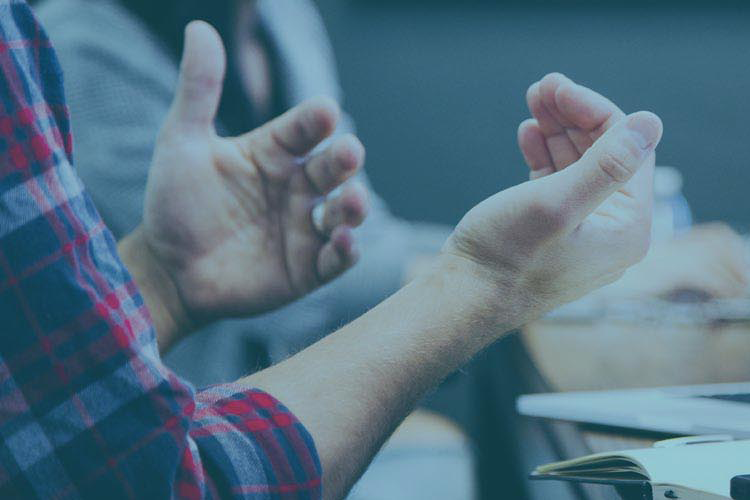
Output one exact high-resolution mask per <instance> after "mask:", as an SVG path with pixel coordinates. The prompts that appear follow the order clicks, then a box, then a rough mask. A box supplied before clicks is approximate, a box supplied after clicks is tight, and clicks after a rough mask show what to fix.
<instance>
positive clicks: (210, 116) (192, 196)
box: [143, 22, 367, 321]
mask: <svg viewBox="0 0 750 500" xmlns="http://www.w3.org/2000/svg"><path fill="white" fill-rule="evenodd" d="M224 67H225V55H224V50H223V46H222V44H221V41H220V38H219V37H218V34H216V32H215V31H214V30H213V29H212V28H211V27H210V26H208V25H206V24H205V23H199V22H198V23H192V24H191V25H190V26H189V27H188V29H187V31H186V44H185V54H184V56H183V62H182V67H181V76H180V83H179V87H178V91H177V96H176V98H175V101H174V103H173V106H172V109H171V111H170V114H169V116H168V118H167V120H166V122H165V125H164V127H163V129H162V131H161V133H160V136H159V141H158V143H157V148H156V152H155V155H154V159H153V164H152V168H151V172H150V175H149V183H148V188H147V193H146V204H145V212H144V226H143V230H144V232H145V236H146V241H147V243H148V245H149V247H150V249H151V251H152V252H153V254H154V255H155V256H156V257H157V260H158V261H159V262H160V263H161V264H162V265H163V267H164V268H165V269H166V270H167V273H166V274H167V275H168V276H169V278H170V279H171V280H172V281H173V282H174V286H175V288H176V291H177V295H178V297H179V299H180V301H181V302H182V306H183V307H184V309H185V310H186V311H187V312H188V314H189V315H190V316H191V317H192V318H193V319H197V320H199V321H203V320H208V319H212V318H214V317H220V316H227V315H234V316H237V315H249V314H254V313H259V312H262V311H266V310H269V309H272V308H275V307H278V306H279V305H282V304H284V303H286V302H289V301H291V300H293V299H295V298H297V297H299V296H301V295H303V294H305V293H307V292H309V291H311V290H313V289H314V288H316V287H318V286H320V285H321V284H323V283H325V282H327V281H329V280H331V279H333V278H334V277H336V276H337V275H339V274H340V273H342V272H343V271H344V270H346V269H347V268H349V267H350V266H351V265H352V264H353V263H354V261H355V260H356V257H357V253H356V249H355V247H354V241H353V237H352V228H353V227H355V226H357V225H359V224H361V222H362V221H363V219H364V217H365V214H366V210H367V196H366V195H367V193H366V191H365V190H364V188H363V187H362V185H361V184H358V183H353V182H350V183H347V184H345V185H344V184H343V183H344V182H345V181H346V180H347V179H349V178H350V177H351V176H352V175H354V174H355V173H356V172H357V170H358V169H359V168H360V167H361V165H362V162H363V159H364V149H363V148H362V145H361V144H360V143H359V141H358V140H357V139H356V138H355V137H353V136H346V137H342V138H340V139H338V140H337V141H334V142H333V143H332V144H331V145H329V146H328V147H327V148H324V149H322V151H318V149H320V148H317V146H319V144H320V143H321V142H322V141H323V140H324V139H326V138H327V137H329V136H330V135H331V134H332V132H333V131H334V129H335V127H336V122H337V120H338V114H339V112H338V108H337V106H336V104H335V103H333V102H332V101H331V100H329V99H316V100H313V101H309V102H307V103H304V104H302V105H300V106H298V107H296V108H294V109H293V110H291V111H289V112H287V113H286V114H284V115H282V116H281V117H279V118H277V119H276V120H274V121H272V122H270V123H268V124H266V125H265V126H263V127H261V128H259V129H256V130H254V131H252V132H250V133H248V134H245V135H243V136H240V137H236V138H221V137H219V136H217V135H216V132H215V130H214V127H213V122H214V118H215V114H216V109H217V106H218V102H219V99H220V96H221V88H222V77H223V73H224ZM316 148H317V149H316ZM339 186H343V187H341V189H339V190H338V191H337V193H338V194H336V195H335V196H327V195H329V194H330V193H331V191H333V190H334V189H336V188H337V187H339ZM317 206H321V207H322V208H321V209H320V210H319V212H320V214H321V217H320V218H319V219H320V220H319V223H318V224H314V223H313V218H312V215H311V214H312V212H313V210H316V211H318V209H316V207H317Z"/></svg>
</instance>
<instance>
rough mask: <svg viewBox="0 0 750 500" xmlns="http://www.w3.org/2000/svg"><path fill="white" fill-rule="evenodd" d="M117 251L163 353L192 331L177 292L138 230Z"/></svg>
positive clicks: (167, 273) (122, 241)
mask: <svg viewBox="0 0 750 500" xmlns="http://www.w3.org/2000/svg"><path fill="white" fill-rule="evenodd" d="M118 250H119V252H120V256H121V258H122V260H123V262H124V263H125V265H126V267H127V268H128V271H130V274H131V276H132V277H133V280H134V281H135V283H136V285H137V286H138V288H139V290H140V292H141V295H142V297H143V299H144V301H145V303H146V306H147V307H148V310H149V313H150V314H151V318H152V321H153V323H154V328H155V329H156V335H157V340H158V343H159V350H160V351H161V352H164V351H166V350H168V349H169V348H170V347H171V346H173V345H174V344H175V343H177V341H178V340H179V339H180V338H182V337H183V336H184V335H186V334H187V333H189V332H190V331H191V330H193V325H192V321H191V320H190V318H189V315H188V314H187V311H186V309H185V307H184V305H183V303H182V300H181V298H180V294H179V291H178V289H177V287H176V286H175V283H174V280H173V279H172V276H171V274H170V273H169V272H168V271H167V270H166V268H165V267H164V265H163V264H162V262H161V261H160V259H159V258H158V257H157V256H156V255H155V254H154V252H153V250H152V249H151V247H150V245H149V244H148V241H147V238H146V235H145V234H144V232H143V228H142V227H141V226H139V227H138V228H136V229H135V231H133V232H132V233H130V234H129V235H128V236H126V237H125V238H124V239H122V240H121V241H120V243H119V244H118Z"/></svg>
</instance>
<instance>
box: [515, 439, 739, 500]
mask: <svg viewBox="0 0 750 500" xmlns="http://www.w3.org/2000/svg"><path fill="white" fill-rule="evenodd" d="M657 446H658V444H657ZM748 473H750V440H743V441H727V442H719V443H705V444H686V445H681V446H667V447H654V448H648V449H644V450H630V451H621V452H615V453H598V454H596V455H589V456H587V457H582V458H577V459H575V460H568V461H565V462H557V463H553V464H549V465H543V466H540V467H538V468H537V469H536V470H535V471H534V472H533V473H532V474H531V476H530V477H531V479H554V480H560V481H574V482H583V483H600V484H612V485H615V486H618V485H619V486H626V485H630V486H632V487H636V486H639V485H640V486H641V487H642V489H643V491H644V493H650V494H651V497H652V498H653V499H654V500H656V499H662V498H672V499H674V498H679V499H684V500H719V499H721V500H725V499H729V498H731V497H730V494H729V488H730V482H731V480H732V478H733V477H734V476H739V475H743V474H748Z"/></svg>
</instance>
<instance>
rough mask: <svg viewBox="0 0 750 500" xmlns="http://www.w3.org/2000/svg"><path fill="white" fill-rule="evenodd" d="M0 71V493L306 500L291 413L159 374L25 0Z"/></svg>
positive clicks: (301, 438) (303, 460)
mask: <svg viewBox="0 0 750 500" xmlns="http://www.w3.org/2000/svg"><path fill="white" fill-rule="evenodd" d="M0 77H1V78H0V498H3V499H6V498H23V499H26V498H106V499H108V500H112V499H116V498H137V499H167V498H229V497H238V498H269V497H273V498H276V497H293V498H319V497H320V496H321V483H320V475H321V468H320V462H319V460H318V457H317V455H316V452H315V447H314V444H313V441H312V438H311V437H310V435H309V434H308V433H307V431H306V430H305V429H304V428H303V427H302V425H301V424H300V423H299V421H297V420H296V418H295V417H294V416H293V415H292V414H291V413H290V412H289V410H287V409H286V408H285V407H284V406H282V405H281V404H280V403H279V402H278V401H276V400H275V399H273V398H272V397H271V396H269V395H267V394H265V393H263V392H260V391H257V390H252V389H248V388H246V387H240V386H238V385H226V386H216V387H213V388H210V389H208V390H206V391H203V392H195V391H194V389H193V388H192V387H191V386H190V385H189V384H187V383H186V382H184V381H183V380H181V379H180V378H179V377H177V376H176V375H175V374H173V373H171V372H170V371H169V370H168V369H166V368H165V367H164V365H162V363H161V361H160V359H159V353H158V351H157V346H156V340H155V334H154V329H153V326H152V324H151V320H150V317H149V314H148V311H147V310H146V306H145V305H144V302H143V299H142V297H141V296H140V295H139V293H138V290H137V289H136V286H135V284H134V283H133V281H132V279H131V277H130V275H129V274H128V271H127V270H126V269H125V267H124V266H123V264H122V262H121V261H120V259H119V258H118V256H117V251H116V245H115V241H114V239H113V237H112V234H111V233H110V232H109V231H108V230H107V228H106V227H105V225H104V224H103V222H102V221H101V219H100V217H99V215H98V213H97V211H96V209H95V208H94V206H93V205H92V203H91V200H90V199H89V197H88V195H87V194H86V192H85V190H84V188H83V186H82V185H81V182H80V181H79V179H78V178H77V177H76V175H75V173H74V172H73V169H72V167H71V164H72V141H71V133H70V124H69V120H68V113H67V109H66V106H65V101H64V95H63V88H62V82H61V74H60V70H59V67H58V63H57V59H56V57H55V53H54V51H53V49H52V47H51V45H50V42H49V41H48V39H47V37H46V35H45V33H44V32H43V30H42V28H41V27H40V26H39V24H38V23H37V22H36V20H35V19H34V17H33V14H32V13H31V11H30V8H29V7H28V6H27V5H26V3H25V2H24V1H22V0H0Z"/></svg>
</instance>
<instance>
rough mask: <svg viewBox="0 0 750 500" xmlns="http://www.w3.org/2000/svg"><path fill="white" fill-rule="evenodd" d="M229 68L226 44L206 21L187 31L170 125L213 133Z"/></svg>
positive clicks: (190, 25) (188, 28) (194, 25)
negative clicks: (211, 130)
mask: <svg viewBox="0 0 750 500" xmlns="http://www.w3.org/2000/svg"><path fill="white" fill-rule="evenodd" d="M225 69H226V54H225V52H224V44H223V43H222V41H221V37H220V36H219V34H218V33H217V32H216V30H215V29H214V28H213V27H212V26H211V25H209V24H208V23H205V22H203V21H193V22H191V23H190V24H188V25H187V28H185V48H184V50H183V55H182V62H181V64H180V77H179V81H178V84H177V91H176V94H175V98H174V101H173V102H172V107H171V109H170V114H169V119H168V122H167V123H168V124H169V125H171V126H172V127H177V128H180V129H182V130H189V129H193V130H210V129H212V127H213V122H214V119H215V117H216V111H217V109H218V106H219V100H220V99H221V91H222V86H223V82H224V71H225Z"/></svg>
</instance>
